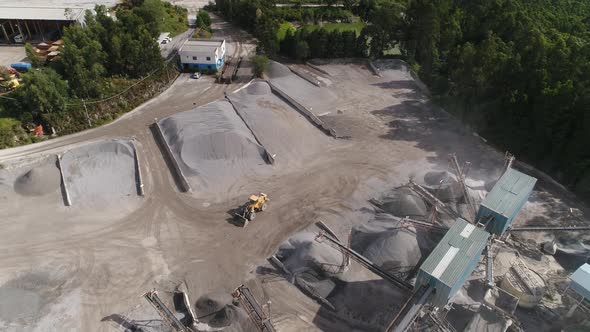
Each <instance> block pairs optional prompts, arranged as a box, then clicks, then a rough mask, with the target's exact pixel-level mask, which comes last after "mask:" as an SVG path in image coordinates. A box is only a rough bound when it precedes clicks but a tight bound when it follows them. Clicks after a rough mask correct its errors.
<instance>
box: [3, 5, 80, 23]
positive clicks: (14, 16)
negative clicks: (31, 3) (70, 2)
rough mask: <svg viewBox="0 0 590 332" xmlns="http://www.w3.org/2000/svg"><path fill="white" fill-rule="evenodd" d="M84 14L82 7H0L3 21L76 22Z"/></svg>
mask: <svg viewBox="0 0 590 332" xmlns="http://www.w3.org/2000/svg"><path fill="white" fill-rule="evenodd" d="M66 10H67V12H66ZM83 14H84V8H82V7H68V8H66V7H14V6H0V19H3V20H44V21H76V20H78V19H79V18H80V17H81V16H82V15H83Z"/></svg>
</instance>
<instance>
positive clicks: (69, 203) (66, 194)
mask: <svg viewBox="0 0 590 332" xmlns="http://www.w3.org/2000/svg"><path fill="white" fill-rule="evenodd" d="M57 167H58V168H59V175H60V176H61V191H62V194H63V196H64V203H65V205H66V206H72V198H71V197H70V192H69V191H68V185H67V184H66V178H65V177H64V172H63V169H62V167H61V155H57Z"/></svg>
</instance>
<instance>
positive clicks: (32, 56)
mask: <svg viewBox="0 0 590 332" xmlns="http://www.w3.org/2000/svg"><path fill="white" fill-rule="evenodd" d="M25 53H26V54H27V58H29V60H30V61H31V65H32V66H33V67H35V68H38V67H41V65H43V60H42V59H41V57H40V56H39V55H38V54H37V53H36V52H35V50H34V49H33V46H31V44H29V43H26V44H25Z"/></svg>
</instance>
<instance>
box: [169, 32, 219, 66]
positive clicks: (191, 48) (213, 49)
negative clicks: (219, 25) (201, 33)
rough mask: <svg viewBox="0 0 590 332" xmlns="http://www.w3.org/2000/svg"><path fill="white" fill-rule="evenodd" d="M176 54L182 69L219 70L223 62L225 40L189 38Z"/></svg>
mask: <svg viewBox="0 0 590 332" xmlns="http://www.w3.org/2000/svg"><path fill="white" fill-rule="evenodd" d="M178 54H179V55H180V63H181V64H182V67H183V68H184V69H199V70H212V69H214V70H219V69H220V68H221V67H222V66H223V64H224V62H225V40H223V39H222V40H216V39H193V38H191V39H188V40H187V41H186V42H184V45H182V47H181V48H180V50H179V51H178Z"/></svg>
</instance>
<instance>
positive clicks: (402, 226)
mask: <svg viewBox="0 0 590 332" xmlns="http://www.w3.org/2000/svg"><path fill="white" fill-rule="evenodd" d="M441 237H442V234H434V233H432V234H431V233H430V232H427V231H426V230H423V229H421V228H414V227H413V226H412V225H411V224H406V223H401V222H400V218H397V217H393V216H391V215H389V214H386V213H378V214H376V215H375V218H374V219H373V220H371V221H369V222H368V223H366V224H363V225H360V226H357V227H355V228H353V229H352V241H351V247H352V249H354V250H355V251H357V252H360V253H362V255H363V256H365V257H366V258H367V259H369V260H371V261H372V262H373V263H375V264H377V265H378V266H380V267H381V268H383V269H385V270H388V271H401V270H405V269H408V268H409V267H413V266H416V265H418V264H419V262H420V261H421V259H422V258H423V257H426V256H427V255H428V254H429V253H430V252H431V251H432V249H434V247H435V246H436V243H437V241H438V240H439V239H440V238H441Z"/></svg>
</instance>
